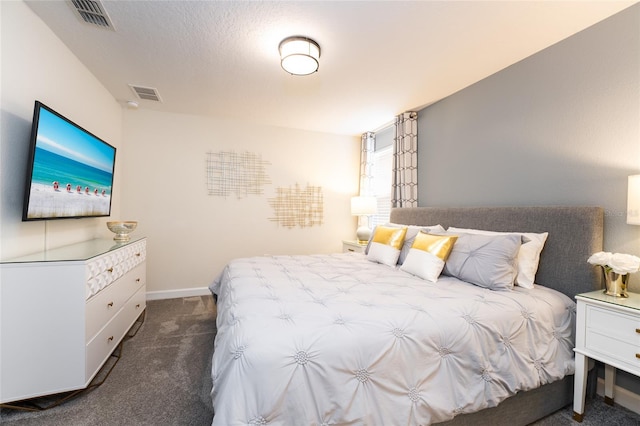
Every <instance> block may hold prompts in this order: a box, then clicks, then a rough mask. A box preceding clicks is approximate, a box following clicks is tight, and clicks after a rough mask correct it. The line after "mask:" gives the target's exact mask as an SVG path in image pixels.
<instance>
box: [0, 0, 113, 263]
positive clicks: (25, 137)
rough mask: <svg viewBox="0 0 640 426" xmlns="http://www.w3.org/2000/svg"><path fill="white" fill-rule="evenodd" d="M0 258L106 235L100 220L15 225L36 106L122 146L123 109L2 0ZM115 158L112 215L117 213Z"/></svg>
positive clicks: (24, 13)
mask: <svg viewBox="0 0 640 426" xmlns="http://www.w3.org/2000/svg"><path fill="white" fill-rule="evenodd" d="M0 15H1V17H0V19H1V27H0V31H1V41H2V45H1V46H2V50H1V55H2V56H1V57H2V59H1V60H2V64H1V70H2V71H1V73H2V74H1V93H2V96H1V98H0V106H1V111H2V116H1V127H0V258H2V259H7V258H11V257H15V256H20V255H23V254H27V253H32V252H36V251H40V250H43V249H44V248H52V247H57V246H61V245H65V244H69V243H73V242H77V241H82V240H87V239H90V238H93V237H95V236H100V235H107V234H110V233H109V231H108V230H107V228H106V226H105V223H106V221H107V218H100V219H77V220H59V221H48V222H42V221H38V222H22V221H21V217H22V198H23V191H24V185H25V179H26V169H27V161H28V147H29V135H30V131H31V120H32V116H33V105H34V101H35V100H40V101H42V102H44V103H45V104H46V105H48V106H49V107H51V108H53V109H55V110H57V111H58V112H60V113H61V114H62V115H64V116H66V117H68V118H70V119H71V120H73V121H75V122H76V123H78V124H79V125H81V126H82V127H84V128H86V129H87V130H89V131H91V132H92V133H94V134H96V135H97V136H99V137H101V138H102V139H104V140H106V141H108V142H109V143H110V144H111V145H113V146H115V147H116V148H120V147H121V133H122V108H121V106H120V105H119V104H118V103H117V102H116V101H115V100H114V99H113V97H112V96H111V95H110V94H109V93H108V92H107V90H106V89H105V88H104V87H103V86H102V85H101V84H100V83H99V82H98V81H97V80H96V78H95V77H94V76H93V74H91V73H90V72H89V71H88V70H87V69H86V68H85V67H84V65H82V64H81V63H80V62H79V61H78V59H77V58H76V57H75V56H74V55H73V54H72V53H71V52H70V51H69V50H68V49H67V47H66V46H65V45H64V44H63V43H62V42H61V41H60V40H59V39H58V38H57V37H56V36H55V35H54V34H53V33H52V32H51V31H50V30H49V28H48V27H47V26H46V25H45V24H44V23H43V22H42V21H41V20H40V18H38V17H37V16H36V15H35V14H34V13H33V12H32V11H31V9H29V8H28V7H27V6H26V5H25V4H24V3H23V2H21V1H15V2H14V1H11V2H8V1H1V2H0ZM120 159H121V155H120V152H118V154H117V157H116V172H115V182H114V190H113V192H114V199H113V206H112V208H113V210H112V211H113V212H115V213H116V214H117V213H118V211H119V209H120V199H119V195H118V194H119V192H120V187H121V180H122V179H121V176H122V162H121V161H120Z"/></svg>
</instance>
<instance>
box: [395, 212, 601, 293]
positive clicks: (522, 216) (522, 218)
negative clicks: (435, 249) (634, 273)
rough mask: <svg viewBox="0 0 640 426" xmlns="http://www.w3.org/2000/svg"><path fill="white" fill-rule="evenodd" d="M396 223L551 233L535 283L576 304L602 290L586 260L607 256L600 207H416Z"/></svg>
mask: <svg viewBox="0 0 640 426" xmlns="http://www.w3.org/2000/svg"><path fill="white" fill-rule="evenodd" d="M391 222H393V223H401V224H405V225H436V224H440V225H442V226H444V227H445V228H447V227H449V226H455V227H459V228H475V229H486V230H489V231H503V232H509V231H511V232H515V231H518V232H548V233H549V237H548V238H547V241H546V243H545V245H544V249H543V250H542V254H541V256H540V266H539V268H538V273H537V275H536V283H538V284H540V285H544V286H546V287H551V288H554V289H556V290H558V291H560V292H562V293H564V294H566V295H567V296H569V297H571V298H572V299H573V296H575V295H576V294H578V293H582V292H586V291H591V290H596V289H599V288H601V279H602V278H601V276H600V274H599V273H597V270H596V269H595V268H594V267H592V266H591V265H589V264H588V263H587V258H588V257H589V256H590V255H591V254H592V253H595V252H597V251H601V250H602V236H603V224H604V211H603V209H602V208H601V207H415V208H395V209H392V210H391Z"/></svg>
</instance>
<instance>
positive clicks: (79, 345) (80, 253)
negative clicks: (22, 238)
mask: <svg viewBox="0 0 640 426" xmlns="http://www.w3.org/2000/svg"><path fill="white" fill-rule="evenodd" d="M145 260H146V239H145V238H137V239H136V238H132V239H131V240H130V241H128V242H125V243H116V242H115V241H113V240H108V239H96V240H91V241H86V242H82V243H78V244H73V245H69V246H65V247H60V248H57V249H52V250H47V251H43V252H40V253H35V254H33V255H29V256H24V257H20V258H16V259H11V260H6V261H3V262H2V263H1V264H0V403H7V402H11V401H18V400H22V399H27V398H33V397H37V396H42V395H48V394H54V393H59V392H66V391H71V390H77V389H82V388H85V387H87V386H88V385H89V383H90V382H91V380H92V379H93V377H94V376H95V375H96V373H97V372H98V371H99V370H100V367H101V366H102V365H103V364H104V363H105V361H106V360H107V359H108V358H109V356H110V355H111V353H112V352H113V351H114V349H116V347H117V346H118V344H119V343H120V341H121V340H122V339H123V338H124V336H125V335H126V333H127V331H128V330H129V328H131V326H132V325H133V324H134V323H135V321H136V319H137V318H138V317H139V316H140V315H141V314H142V312H144V310H145V307H146V303H145V293H146V263H145Z"/></svg>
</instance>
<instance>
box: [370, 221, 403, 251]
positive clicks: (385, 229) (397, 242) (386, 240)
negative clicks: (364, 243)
mask: <svg viewBox="0 0 640 426" xmlns="http://www.w3.org/2000/svg"><path fill="white" fill-rule="evenodd" d="M405 235H407V228H406V227H402V228H392V227H390V226H377V227H376V231H375V233H374V234H373V239H372V240H371V241H372V242H374V243H380V244H384V245H385V246H391V247H393V248H395V249H398V250H400V249H401V248H402V243H404V236H405Z"/></svg>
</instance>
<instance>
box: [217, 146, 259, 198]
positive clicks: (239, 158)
mask: <svg viewBox="0 0 640 426" xmlns="http://www.w3.org/2000/svg"><path fill="white" fill-rule="evenodd" d="M270 164H271V163H269V162H268V161H265V160H263V159H262V156H260V155H259V154H254V153H252V152H233V151H218V152H207V192H208V194H209V195H217V196H219V197H229V196H231V195H232V194H235V196H236V197H238V198H245V197H247V196H249V195H262V194H263V193H264V186H265V185H267V184H270V183H271V180H270V178H269V176H268V175H267V173H266V170H265V166H268V165H270Z"/></svg>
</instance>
